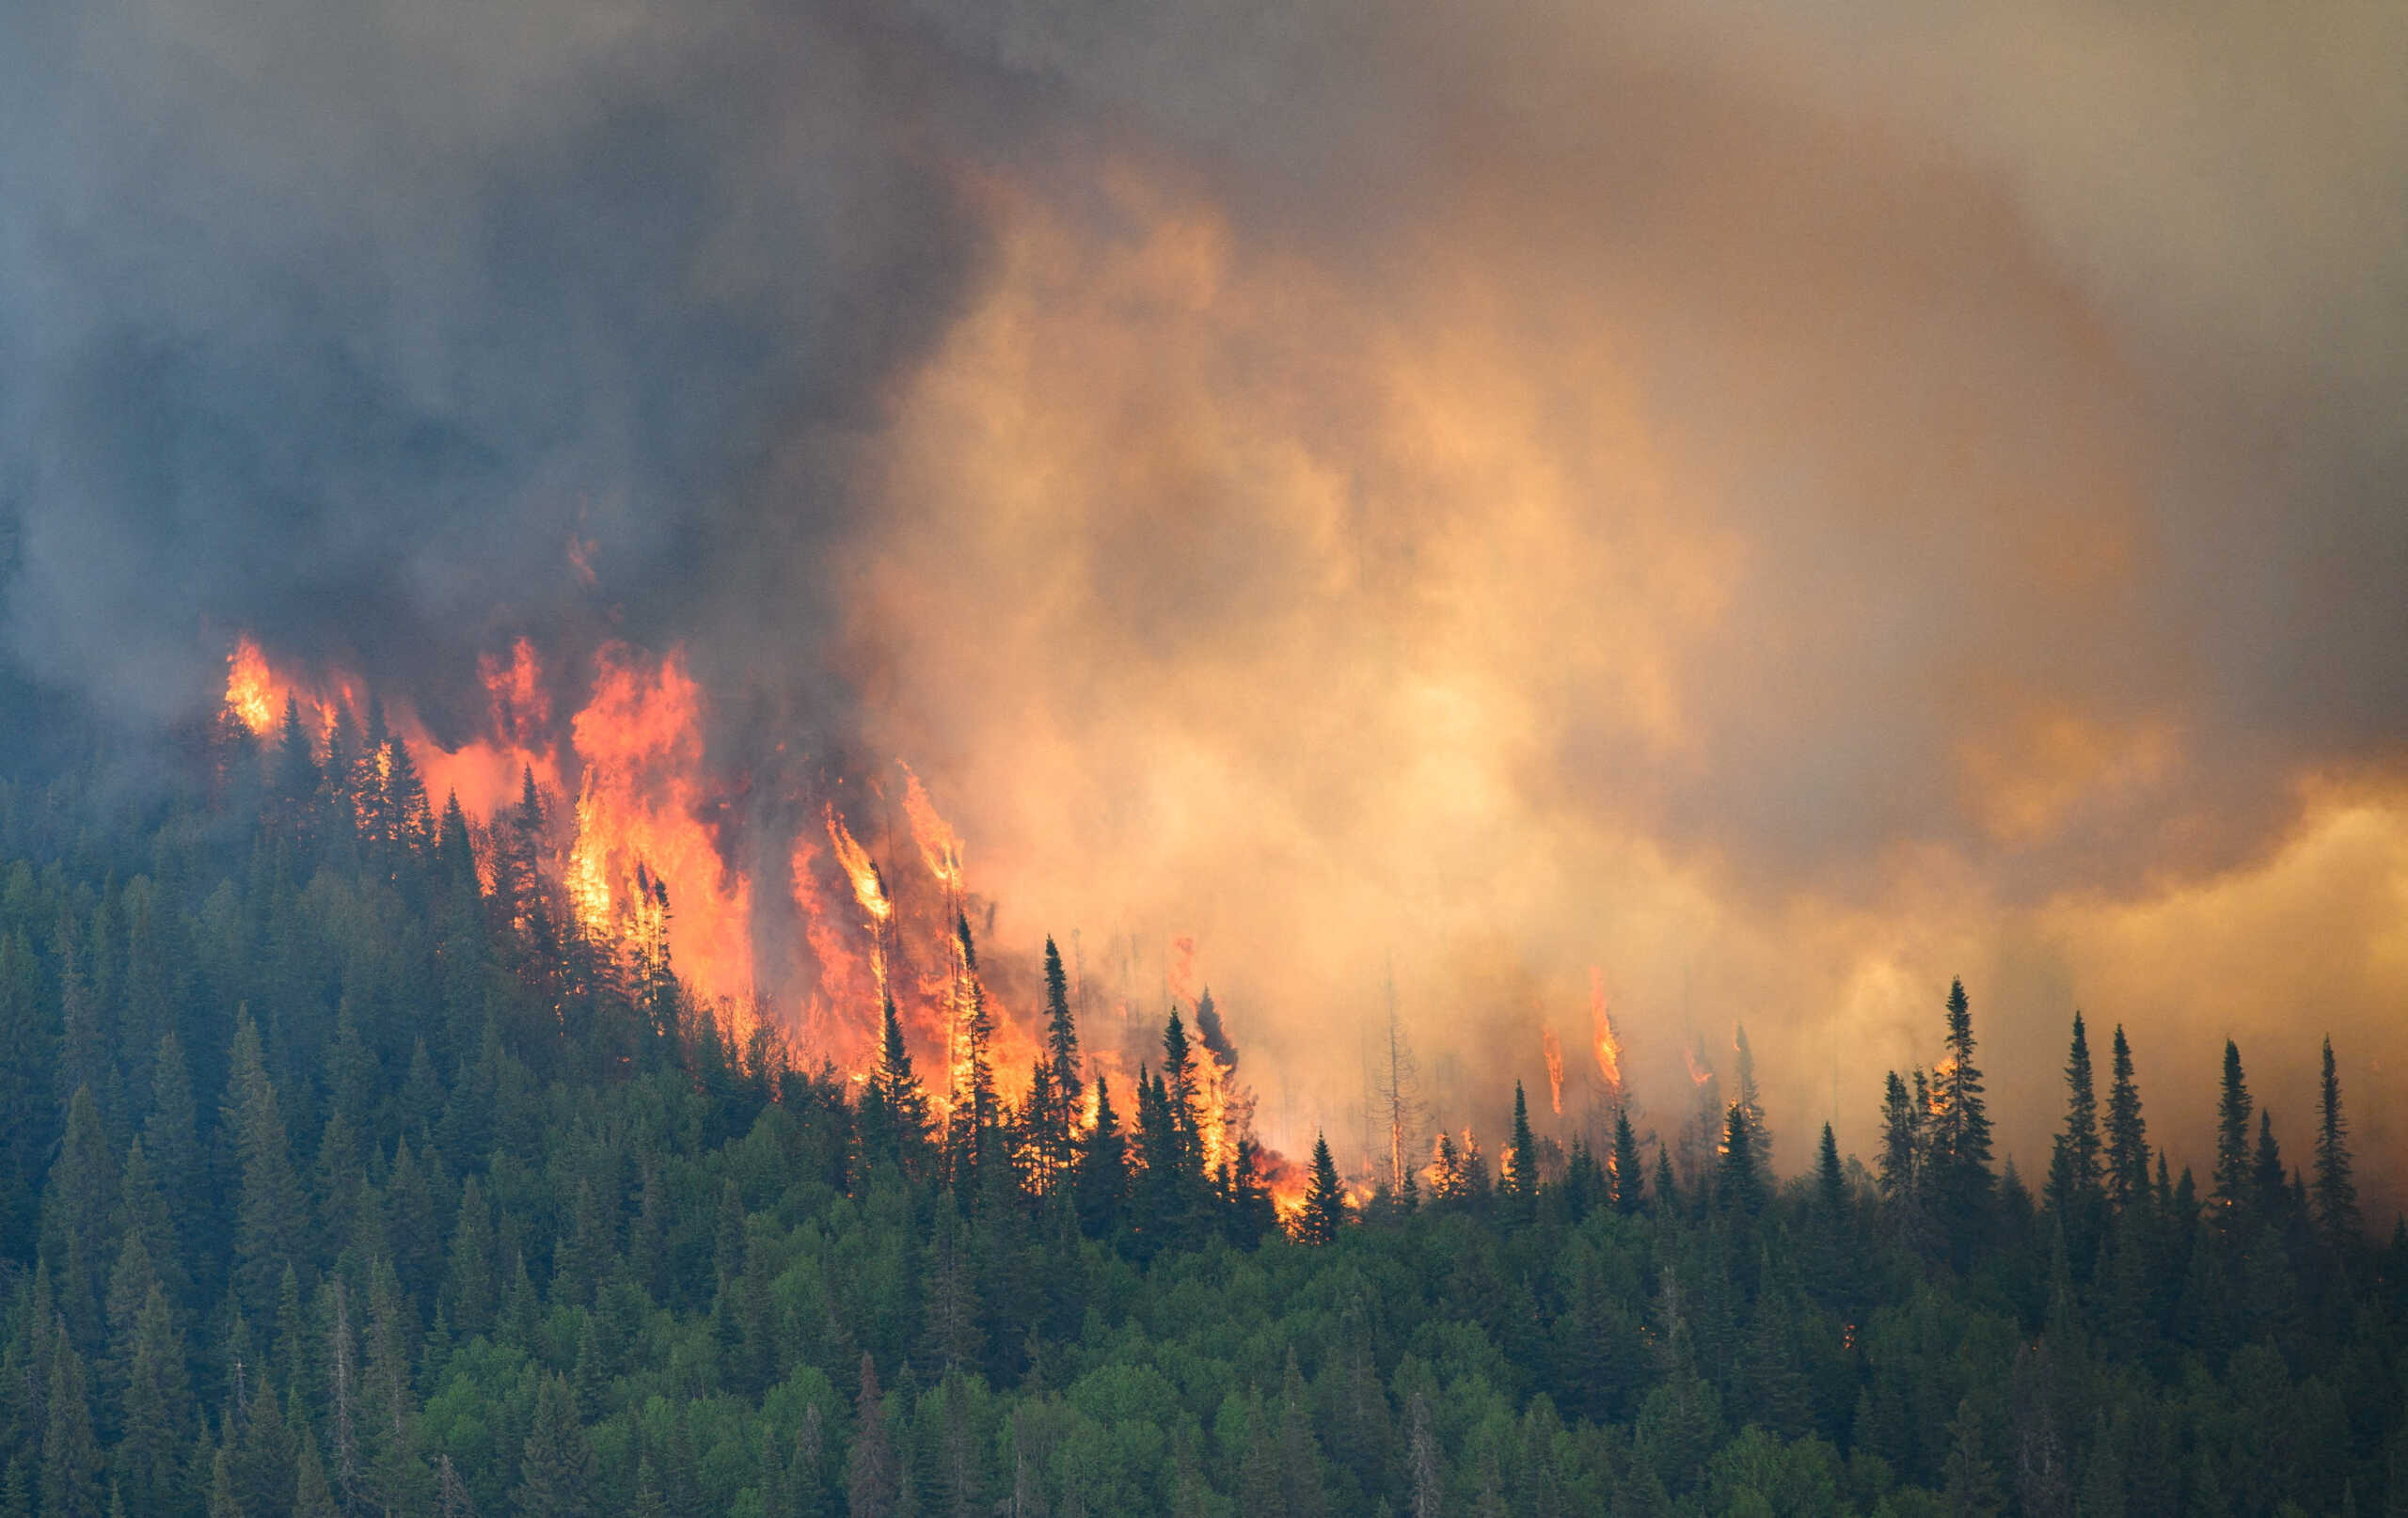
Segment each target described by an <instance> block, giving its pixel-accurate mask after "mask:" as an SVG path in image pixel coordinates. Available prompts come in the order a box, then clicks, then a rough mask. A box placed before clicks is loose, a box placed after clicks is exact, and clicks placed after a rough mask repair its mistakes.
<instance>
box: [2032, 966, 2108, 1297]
mask: <svg viewBox="0 0 2408 1518" xmlns="http://www.w3.org/2000/svg"><path fill="white" fill-rule="evenodd" d="M2100 1158H2101V1146H2100V1142H2099V1097H2098V1092H2097V1088H2096V1086H2095V1085H2094V1083H2093V1081H2092V1076H2091V1067H2090V1039H2089V1036H2088V1035H2087V1033H2086V1032H2085V1031H2084V1029H2083V1021H2082V1013H2081V1012H2079V1011H2076V1012H2075V1013H2074V1015H2073V1036H2072V1039H2071V1042H2070V1043H2069V1045H2068V1046H2067V1054H2066V1122H2065V1127H2064V1128H2063V1129H2062V1130H2060V1131H2058V1133H2057V1135H2056V1137H2055V1140H2054V1142H2053V1144H2052V1147H2051V1152H2050V1157H2049V1177H2048V1180H2047V1182H2046V1184H2045V1186H2044V1188H2043V1194H2044V1196H2045V1197H2046V1199H2047V1202H2048V1205H2049V1210H2051V1211H2052V1212H2053V1213H2054V1214H2055V1215H2056V1217H2057V1220H2058V1222H2059V1224H2060V1225H2062V1226H2063V1227H2064V1229H2065V1233H2066V1241H2067V1248H2068V1249H2070V1250H2071V1251H2072V1253H2073V1257H2074V1258H2076V1259H2077V1260H2079V1261H2080V1262H2081V1264H2082V1267H2083V1270H2084V1271H2085V1272H2087V1270H2088V1269H2089V1263H2090V1260H2091V1258H2092V1257H2093V1255H2094V1254H2095V1252H2096V1250H2097V1248H2098V1243H2099V1227H2100V1224H2101V1220H2102V1217H2103V1211H2104V1204H2105V1200H2106V1193H2105V1190H2104V1188H2103V1185H2102V1181H2103V1176H2102V1174H2101V1168H2100Z"/></svg>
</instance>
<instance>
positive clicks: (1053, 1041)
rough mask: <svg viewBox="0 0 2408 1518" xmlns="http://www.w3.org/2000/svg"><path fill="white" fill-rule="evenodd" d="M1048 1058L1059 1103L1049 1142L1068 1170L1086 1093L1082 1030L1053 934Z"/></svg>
mask: <svg viewBox="0 0 2408 1518" xmlns="http://www.w3.org/2000/svg"><path fill="white" fill-rule="evenodd" d="M1044 1057H1045V1059H1046V1062H1047V1067H1048V1073H1049V1074H1050V1075H1051V1077H1052V1083H1053V1097H1054V1103H1055V1106H1054V1110H1053V1112H1051V1113H1050V1114H1048V1115H1047V1119H1048V1120H1047V1127H1046V1135H1047V1143H1048V1145H1049V1146H1051V1150H1052V1157H1053V1160H1054V1166H1055V1168H1056V1169H1057V1170H1061V1171H1067V1170H1068V1169H1069V1166H1070V1164H1071V1162H1072V1160H1073V1158H1074V1156H1075V1154H1076V1152H1077V1147H1078V1130H1079V1119H1080V1114H1081V1112H1082V1111H1083V1110H1084V1109H1085V1106H1086V1090H1085V1083H1084V1082H1083V1081H1082V1080H1081V1079H1080V1076H1079V1028H1078V1023H1077V1021H1076V1020H1075V1019H1073V1018H1072V1017H1071V1015H1070V981H1069V976H1068V975H1067V974H1065V973H1064V972H1063V970H1062V951H1061V950H1059V949H1057V948H1055V947H1054V940H1053V938H1052V937H1051V936H1050V935H1049V936H1048V937H1047V938H1046V940H1045V1056H1044Z"/></svg>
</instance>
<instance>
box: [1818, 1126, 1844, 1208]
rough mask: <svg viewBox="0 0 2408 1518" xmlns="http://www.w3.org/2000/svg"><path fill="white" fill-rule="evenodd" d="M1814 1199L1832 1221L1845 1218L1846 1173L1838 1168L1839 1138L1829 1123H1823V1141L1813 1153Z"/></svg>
mask: <svg viewBox="0 0 2408 1518" xmlns="http://www.w3.org/2000/svg"><path fill="white" fill-rule="evenodd" d="M1814 1200H1815V1201H1816V1203H1817V1204H1819V1205H1820V1206H1821V1208H1822V1210H1823V1216H1824V1217H1826V1218H1828V1219H1830V1221H1831V1222H1833V1223H1844V1222H1846V1220H1847V1215H1848V1205H1847V1174H1846V1172H1845V1171H1843V1170H1842V1169H1841V1168H1840V1146H1839V1140H1838V1139H1837V1138H1836V1137H1834V1136H1833V1135H1832V1133H1831V1125H1830V1124H1829V1123H1825V1124H1824V1125H1823V1141H1822V1144H1821V1146H1819V1147H1818V1148H1817V1149H1816V1150H1815V1153H1814Z"/></svg>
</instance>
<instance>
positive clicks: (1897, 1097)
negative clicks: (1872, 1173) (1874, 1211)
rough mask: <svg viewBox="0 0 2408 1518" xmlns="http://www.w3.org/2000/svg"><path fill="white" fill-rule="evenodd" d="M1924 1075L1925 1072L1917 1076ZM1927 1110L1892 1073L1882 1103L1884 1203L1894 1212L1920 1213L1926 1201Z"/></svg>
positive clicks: (1880, 1170) (1896, 1075)
mask: <svg viewBox="0 0 2408 1518" xmlns="http://www.w3.org/2000/svg"><path fill="white" fill-rule="evenodd" d="M1917 1073H1918V1074H1920V1073H1921V1072H1917ZM1924 1115H1925V1114H1924V1107H1923V1104H1922V1103H1921V1102H1918V1101H1916V1100H1915V1099H1914V1098H1913V1096H1912V1095H1911V1094H1910V1093H1909V1091H1908V1090H1907V1083H1906V1082H1905V1081H1903V1080H1901V1079H1899V1077H1898V1072H1897V1071H1895V1070H1892V1071H1891V1072H1890V1078H1889V1080H1888V1081H1887V1082H1886V1083H1884V1084H1883V1088H1882V1099H1881V1158H1880V1161H1879V1165H1880V1169H1879V1172H1878V1175H1877V1181H1878V1184H1879V1186H1880V1189H1881V1199H1882V1200H1883V1201H1884V1202H1886V1203H1888V1204H1889V1206H1890V1208H1891V1210H1893V1212H1898V1213H1902V1214H1903V1213H1909V1212H1912V1211H1914V1210H1917V1209H1918V1208H1919V1206H1920V1204H1921V1202H1922V1198H1923V1164H1924V1131H1923V1128H1924Z"/></svg>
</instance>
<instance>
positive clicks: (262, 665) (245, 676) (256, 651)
mask: <svg viewBox="0 0 2408 1518" xmlns="http://www.w3.org/2000/svg"><path fill="white" fill-rule="evenodd" d="M226 709H227V710H228V711H230V712H232V713H233V714H234V716H235V718H236V719H238V720H239V721H241V722H242V724H243V725H244V726H245V727H247V728H249V729H250V730H251V731H252V732H253V733H255V734H257V735H259V736H261V737H266V736H267V735H269V734H271V733H273V732H275V731H276V722H277V718H279V717H281V716H283V715H284V703H282V702H280V701H278V700H277V688H276V676H275V674H274V673H273V672H270V671H269V669H268V667H267V656H265V655H263V654H261V652H260V645H259V644H257V643H255V642H253V641H251V640H250V637H249V635H248V634H245V635H244V636H243V637H240V638H237V639H235V640H234V650H233V652H232V653H230V654H228V655H227V656H226Z"/></svg>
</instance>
